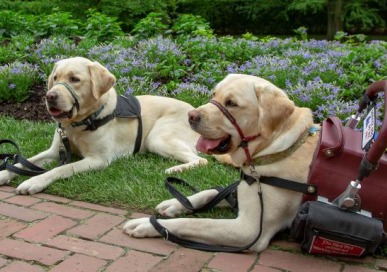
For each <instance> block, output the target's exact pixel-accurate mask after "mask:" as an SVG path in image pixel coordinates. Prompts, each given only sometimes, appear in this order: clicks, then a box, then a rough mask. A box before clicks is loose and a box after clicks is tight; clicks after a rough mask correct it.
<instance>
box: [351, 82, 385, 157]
mask: <svg viewBox="0 0 387 272" xmlns="http://www.w3.org/2000/svg"><path fill="white" fill-rule="evenodd" d="M379 92H384V119H383V125H382V127H381V128H380V131H379V132H378V137H377V139H376V141H375V142H374V143H373V144H372V146H371V149H370V150H369V151H368V153H367V155H366V158H367V160H368V161H369V162H370V163H372V164H377V163H378V161H379V160H380V158H381V157H382V155H383V154H384V152H386V148H387V109H386V105H387V80H380V81H375V82H374V83H372V84H371V85H370V86H368V88H367V89H366V91H365V92H364V94H363V97H362V98H361V99H360V101H359V109H358V112H359V113H361V112H362V111H363V109H365V108H366V107H367V105H368V103H369V102H371V101H374V100H375V99H376V98H377V94H378V93H379Z"/></svg>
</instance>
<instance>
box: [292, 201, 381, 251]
mask: <svg viewBox="0 0 387 272" xmlns="http://www.w3.org/2000/svg"><path fill="white" fill-rule="evenodd" d="M291 235H292V236H293V237H294V239H295V240H296V241H297V242H300V243H301V249H302V250H303V251H304V252H307V253H310V254H325V255H341V256H353V257H355V256H356V257H362V256H366V255H370V254H373V253H375V251H376V249H377V248H378V247H379V246H380V245H381V244H382V243H383V241H384V235H385V234H384V231H383V222H382V221H380V220H379V219H375V218H371V217H367V216H365V215H362V214H359V213H355V212H351V211H346V210H342V209H340V208H338V207H336V206H333V205H330V204H326V203H323V202H319V201H317V202H315V201H307V202H305V203H304V204H302V206H301V207H300V209H299V211H298V214H297V216H296V218H295V219H294V221H293V223H292V226H291Z"/></svg>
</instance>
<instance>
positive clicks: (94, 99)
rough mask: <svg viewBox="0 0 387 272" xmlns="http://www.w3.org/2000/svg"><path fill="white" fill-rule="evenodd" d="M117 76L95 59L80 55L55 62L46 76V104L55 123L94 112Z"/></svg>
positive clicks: (69, 120)
mask: <svg viewBox="0 0 387 272" xmlns="http://www.w3.org/2000/svg"><path fill="white" fill-rule="evenodd" d="M115 81H116V78H115V77H114V75H113V74H111V73H110V72H109V71H108V70H107V69H106V68H105V67H103V66H102V65H101V64H99V63H98V62H93V61H90V60H88V59H86V58H82V57H74V58H69V59H63V60H60V61H58V62H57V63H56V64H55V66H54V68H53V70H52V72H51V74H50V76H49V77H48V91H47V93H46V106H47V110H48V112H49V114H50V115H51V116H52V117H53V119H55V120H56V121H58V122H72V121H77V120H81V119H83V118H85V117H87V116H88V115H90V114H92V113H93V112H95V111H96V110H97V109H98V108H99V107H100V106H101V103H100V101H99V100H100V98H101V96H102V95H103V94H105V93H106V92H107V91H108V90H110V89H111V88H112V87H113V85H114V83H115Z"/></svg>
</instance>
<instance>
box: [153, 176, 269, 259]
mask: <svg viewBox="0 0 387 272" xmlns="http://www.w3.org/2000/svg"><path fill="white" fill-rule="evenodd" d="M171 183H179V184H183V185H186V186H188V187H190V188H191V189H193V191H196V192H197V190H196V189H195V188H194V187H192V186H191V185H189V184H188V183H187V182H185V181H184V180H181V179H177V178H173V177H169V178H167V179H166V181H165V184H166V187H167V188H168V190H169V191H170V192H171V193H172V195H173V196H175V197H176V199H178V200H179V201H180V202H181V204H182V205H183V206H184V207H185V208H187V209H189V210H191V211H192V212H193V213H198V212H203V211H207V210H209V209H212V208H213V207H215V206H216V205H217V204H218V203H219V202H220V201H222V200H223V199H227V197H229V196H230V195H232V194H233V193H234V194H236V188H237V186H238V185H239V183H240V181H237V182H234V183H232V184H231V185H229V186H228V187H226V188H222V189H217V190H218V191H219V193H218V194H217V195H216V196H215V197H214V198H213V199H212V200H211V201H210V202H209V203H207V204H206V205H204V206H202V207H199V208H194V207H193V206H192V204H191V202H190V201H189V200H188V198H186V197H185V196H184V195H183V194H182V193H180V192H179V191H178V190H177V189H176V188H174V187H173V186H172V185H171ZM258 196H259V201H260V204H261V214H260V227H259V232H258V235H257V236H256V238H255V239H254V240H253V241H252V242H251V243H249V244H248V245H245V246H243V247H232V246H219V245H209V244H205V243H200V242H196V241H192V240H187V239H182V238H180V237H178V236H176V235H174V234H173V233H171V232H169V231H168V229H166V228H165V227H163V226H162V225H161V224H160V223H159V222H157V218H156V216H155V215H152V216H151V217H150V219H149V221H150V223H151V224H152V225H153V227H154V228H155V229H156V230H157V231H158V232H159V233H160V234H161V236H163V237H164V239H166V240H168V241H171V242H173V243H176V244H178V245H181V246H183V247H187V248H192V249H197V250H203V251H209V252H230V253H235V252H241V251H244V250H246V249H249V248H250V247H252V246H253V245H254V244H255V243H256V242H257V241H258V239H259V238H260V237H261V234H262V223H263V210H264V207H263V196H262V191H261V190H259V191H258ZM235 203H236V202H235Z"/></svg>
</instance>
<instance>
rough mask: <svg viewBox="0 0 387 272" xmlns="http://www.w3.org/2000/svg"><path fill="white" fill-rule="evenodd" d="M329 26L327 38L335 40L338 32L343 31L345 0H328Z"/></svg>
mask: <svg viewBox="0 0 387 272" xmlns="http://www.w3.org/2000/svg"><path fill="white" fill-rule="evenodd" d="M327 13H328V26H327V39H328V40H333V37H334V36H335V34H336V32H338V31H343V29H344V28H343V20H342V18H341V16H342V13H343V0H327Z"/></svg>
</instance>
